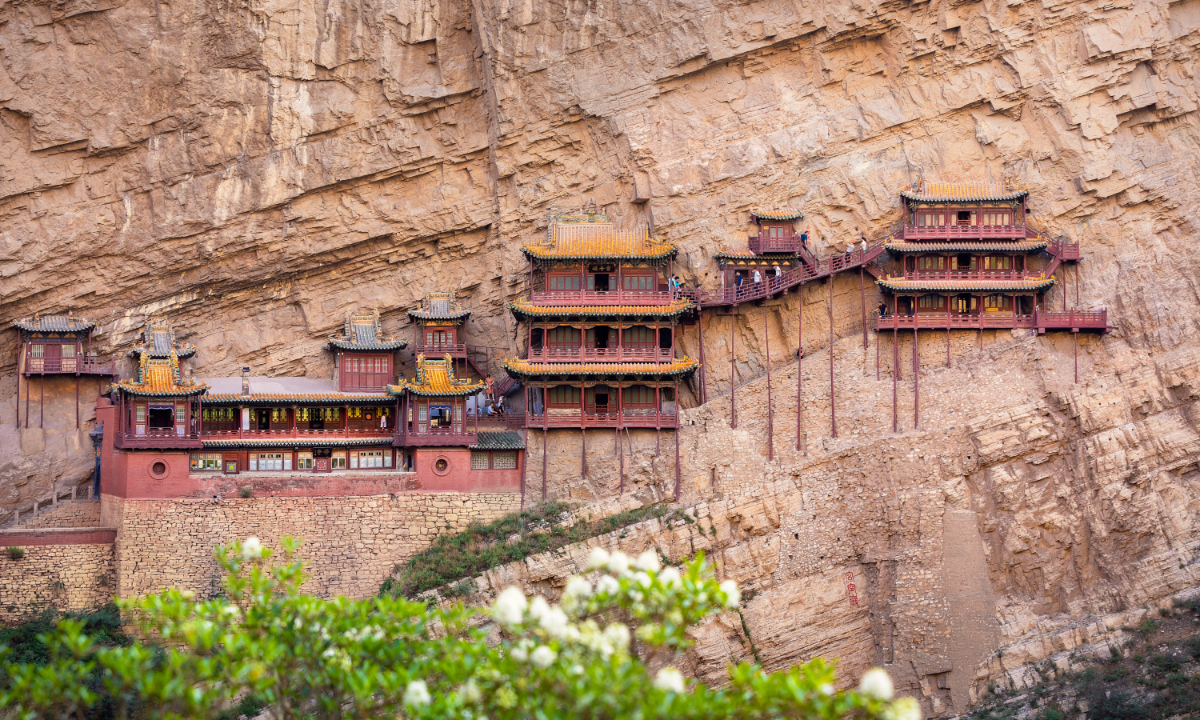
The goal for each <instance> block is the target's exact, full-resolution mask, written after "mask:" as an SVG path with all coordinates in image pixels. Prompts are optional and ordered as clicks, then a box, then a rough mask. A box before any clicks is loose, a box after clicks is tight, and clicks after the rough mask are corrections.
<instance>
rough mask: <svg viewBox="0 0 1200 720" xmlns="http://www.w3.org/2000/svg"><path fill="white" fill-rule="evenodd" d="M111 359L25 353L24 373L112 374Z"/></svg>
mask: <svg viewBox="0 0 1200 720" xmlns="http://www.w3.org/2000/svg"><path fill="white" fill-rule="evenodd" d="M113 370H114V366H113V361H112V360H103V361H102V360H100V359H99V358H94V357H87V356H80V357H73V358H63V357H53V358H48V357H33V355H32V354H31V353H26V354H25V370H24V373H23V374H25V375H109V376H111V375H112V374H113Z"/></svg>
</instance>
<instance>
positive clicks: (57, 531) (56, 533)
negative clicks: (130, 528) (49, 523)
mask: <svg viewBox="0 0 1200 720" xmlns="http://www.w3.org/2000/svg"><path fill="white" fill-rule="evenodd" d="M116 539H117V531H116V529H115V528H113V529H107V528H53V529H46V530H35V529H31V530H20V529H18V530H0V544H3V545H4V546H5V547H7V546H9V545H16V546H18V547H34V546H39V545H108V544H111V543H112V542H114V541H115V540H116Z"/></svg>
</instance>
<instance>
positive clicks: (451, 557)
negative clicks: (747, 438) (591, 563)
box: [379, 501, 669, 598]
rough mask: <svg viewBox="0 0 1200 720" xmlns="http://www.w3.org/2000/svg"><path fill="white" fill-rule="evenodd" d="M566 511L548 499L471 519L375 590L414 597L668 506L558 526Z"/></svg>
mask: <svg viewBox="0 0 1200 720" xmlns="http://www.w3.org/2000/svg"><path fill="white" fill-rule="evenodd" d="M570 512H571V506H570V505H567V504H566V503H561V502H557V501H550V502H545V503H541V504H539V505H535V506H534V507H532V508H530V509H529V510H525V511H522V512H519V513H512V514H510V515H505V516H504V517H502V518H500V519H498V520H494V521H493V522H490V523H488V524H486V525H485V524H483V523H480V522H472V523H471V524H470V525H468V526H467V529H466V530H463V531H462V532H460V533H454V534H447V535H440V536H438V538H437V539H436V540H434V541H433V543H432V544H431V545H430V546H429V547H428V548H426V549H425V550H423V551H421V552H419V553H417V554H416V555H414V556H413V557H412V558H410V559H409V560H408V562H406V563H404V565H403V566H401V567H400V569H399V571H398V572H397V573H396V575H397V577H394V578H392V577H389V578H387V579H386V580H384V582H383V584H382V585H381V586H380V588H379V592H380V594H382V595H386V596H390V597H407V598H415V597H416V596H417V595H419V594H421V593H423V592H425V591H426V590H433V589H435V588H440V587H443V586H444V585H447V584H448V583H451V582H454V581H456V580H463V579H466V578H474V577H476V576H478V575H479V574H480V573H482V572H485V571H487V570H490V569H492V568H494V567H498V566H500V565H505V564H507V563H511V562H517V561H520V560H524V559H525V558H527V557H529V556H530V555H537V554H538V553H543V552H548V551H550V550H557V549H558V548H561V547H565V546H567V545H571V544H574V543H578V542H583V541H584V540H588V539H590V538H594V537H598V536H600V535H604V534H607V533H610V532H613V531H614V530H619V529H621V528H623V527H628V526H629V525H633V524H634V523H639V522H641V521H643V520H648V519H650V518H661V517H664V516H666V515H667V514H668V512H669V510H668V509H667V506H666V505H649V506H647V507H642V508H636V509H634V510H626V511H625V512H622V513H618V514H617V515H613V516H611V517H607V518H603V519H601V520H594V521H593V520H591V519H580V520H576V521H575V522H574V523H573V524H572V525H570V526H569V527H563V526H561V525H560V524H559V523H561V522H562V521H563V520H564V519H565V518H566V517H567V516H568V515H569V514H570ZM472 587H473V586H472Z"/></svg>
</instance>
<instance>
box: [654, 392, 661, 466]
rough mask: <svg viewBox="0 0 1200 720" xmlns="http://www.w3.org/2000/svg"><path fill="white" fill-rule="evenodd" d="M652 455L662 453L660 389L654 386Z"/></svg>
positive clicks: (655, 455) (656, 455)
mask: <svg viewBox="0 0 1200 720" xmlns="http://www.w3.org/2000/svg"><path fill="white" fill-rule="evenodd" d="M654 433H655V435H654V457H658V456H659V455H661V454H662V389H661V388H660V387H659V386H658V385H655V386H654Z"/></svg>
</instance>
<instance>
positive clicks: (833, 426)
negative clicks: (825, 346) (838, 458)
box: [827, 272, 837, 437]
mask: <svg viewBox="0 0 1200 720" xmlns="http://www.w3.org/2000/svg"><path fill="white" fill-rule="evenodd" d="M827 282H828V283H829V426H830V430H831V433H830V434H831V436H832V437H837V410H836V409H835V408H834V392H833V273H832V272H831V273H830V275H829V279H828V280H827Z"/></svg>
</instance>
